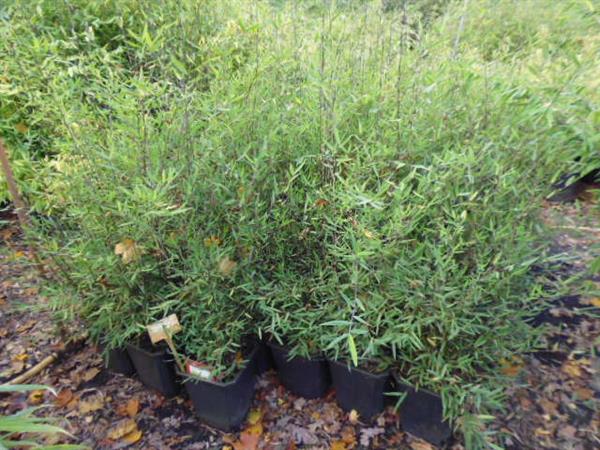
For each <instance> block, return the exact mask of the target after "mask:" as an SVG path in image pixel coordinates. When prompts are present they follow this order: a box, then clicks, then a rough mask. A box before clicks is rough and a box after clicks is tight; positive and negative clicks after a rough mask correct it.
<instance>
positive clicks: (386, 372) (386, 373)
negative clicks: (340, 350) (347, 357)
mask: <svg viewBox="0 0 600 450" xmlns="http://www.w3.org/2000/svg"><path fill="white" fill-rule="evenodd" d="M328 361H329V363H330V364H335V365H336V366H339V367H343V368H345V369H350V370H349V371H352V370H353V371H355V372H359V373H361V374H363V375H367V376H369V377H372V378H388V377H389V376H390V374H391V370H390V369H386V370H384V371H383V372H378V373H373V372H370V371H368V370H365V369H362V368H361V367H355V366H351V365H349V361H337V360H334V359H329V360H328Z"/></svg>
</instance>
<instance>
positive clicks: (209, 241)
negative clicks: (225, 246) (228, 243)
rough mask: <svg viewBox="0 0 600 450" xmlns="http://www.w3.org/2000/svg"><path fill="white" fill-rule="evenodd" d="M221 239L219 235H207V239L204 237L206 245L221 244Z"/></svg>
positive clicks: (214, 245) (215, 245) (216, 245)
mask: <svg viewBox="0 0 600 450" xmlns="http://www.w3.org/2000/svg"><path fill="white" fill-rule="evenodd" d="M221 242H222V241H221V239H220V238H219V236H210V237H207V238H206V239H204V246H205V247H218V246H219V245H221Z"/></svg>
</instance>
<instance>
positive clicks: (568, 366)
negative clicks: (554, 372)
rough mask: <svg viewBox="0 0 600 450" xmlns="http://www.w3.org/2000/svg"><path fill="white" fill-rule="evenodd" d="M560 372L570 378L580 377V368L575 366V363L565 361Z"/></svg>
mask: <svg viewBox="0 0 600 450" xmlns="http://www.w3.org/2000/svg"><path fill="white" fill-rule="evenodd" d="M562 371H563V372H564V373H566V374H567V375H569V376H571V377H575V378H577V377H580V376H581V368H580V367H579V366H578V365H577V363H576V362H575V361H567V362H566V363H564V364H563V366H562Z"/></svg>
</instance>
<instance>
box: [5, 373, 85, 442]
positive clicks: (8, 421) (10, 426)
mask: <svg viewBox="0 0 600 450" xmlns="http://www.w3.org/2000/svg"><path fill="white" fill-rule="evenodd" d="M40 389H49V388H48V387H46V386H40V385H28V384H23V385H12V386H0V393H3V392H4V393H6V392H27V391H34V390H40ZM37 410H39V408H27V409H24V410H22V411H20V412H18V413H16V414H13V415H11V416H0V449H8V448H17V447H18V448H38V449H42V450H54V449H56V450H59V449H64V450H78V449H86V448H87V447H85V446H82V445H69V444H62V445H44V444H41V443H40V439H41V438H43V437H45V436H52V435H56V434H64V435H69V434H68V433H67V432H66V431H65V430H63V429H62V428H60V427H58V426H56V425H53V424H54V423H55V422H56V421H55V420H54V419H52V418H45V417H36V416H35V415H34V413H35V412H36V411H37Z"/></svg>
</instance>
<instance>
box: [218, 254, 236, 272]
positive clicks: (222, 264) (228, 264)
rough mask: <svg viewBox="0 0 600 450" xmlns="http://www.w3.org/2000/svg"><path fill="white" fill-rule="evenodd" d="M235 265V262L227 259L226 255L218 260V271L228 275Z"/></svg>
mask: <svg viewBox="0 0 600 450" xmlns="http://www.w3.org/2000/svg"><path fill="white" fill-rule="evenodd" d="M236 266H237V263H236V262H235V261H232V260H231V259H229V257H228V256H226V257H225V258H223V259H222V260H221V261H219V272H220V273H221V275H223V276H226V277H228V276H229V275H231V274H232V273H233V271H234V270H235V268H236Z"/></svg>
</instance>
